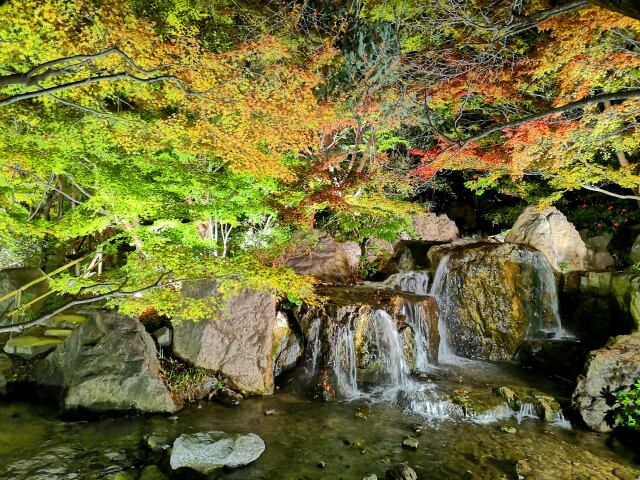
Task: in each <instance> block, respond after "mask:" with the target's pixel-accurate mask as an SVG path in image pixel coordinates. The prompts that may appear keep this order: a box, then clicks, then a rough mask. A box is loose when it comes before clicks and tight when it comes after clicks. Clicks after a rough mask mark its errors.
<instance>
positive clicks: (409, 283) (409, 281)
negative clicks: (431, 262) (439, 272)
mask: <svg viewBox="0 0 640 480" xmlns="http://www.w3.org/2000/svg"><path fill="white" fill-rule="evenodd" d="M429 280H430V277H429V272H425V271H422V270H415V271H411V272H402V273H394V274H393V275H390V276H389V278H387V279H386V280H384V281H383V282H377V283H375V286H379V287H382V288H391V289H394V290H395V289H397V290H401V291H403V292H408V293H415V294H416V295H429ZM369 284H371V285H374V282H369Z"/></svg>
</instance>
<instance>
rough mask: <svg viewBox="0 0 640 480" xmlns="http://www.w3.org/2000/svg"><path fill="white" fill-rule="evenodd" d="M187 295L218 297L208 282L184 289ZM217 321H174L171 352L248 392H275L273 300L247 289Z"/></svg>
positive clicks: (233, 297) (213, 287) (220, 312)
mask: <svg viewBox="0 0 640 480" xmlns="http://www.w3.org/2000/svg"><path fill="white" fill-rule="evenodd" d="M183 294H184V295H185V296H187V297H191V298H196V299H203V298H207V297H211V298H218V297H219V294H218V290H217V287H216V285H215V284H214V283H213V282H204V281H203V282H196V283H194V284H191V285H187V286H185V287H184V289H183ZM218 317H219V318H211V319H206V320H201V321H199V322H192V321H190V320H189V319H183V318H177V319H175V326H174V329H173V353H174V354H175V355H176V356H178V357H179V358H181V359H183V360H186V361H187V362H189V363H191V364H193V365H195V366H196V367H202V368H206V369H209V370H213V371H215V372H219V373H221V374H222V375H224V376H225V377H227V378H228V379H229V380H230V381H231V382H232V383H233V384H234V386H235V387H237V388H238V389H240V390H244V391H245V392H247V393H253V394H268V393H272V392H273V356H272V344H273V327H274V323H275V318H276V302H275V300H274V298H273V297H272V296H271V295H268V294H266V293H258V292H253V291H248V290H245V291H243V292H241V293H239V294H236V295H233V296H232V297H231V298H229V300H228V301H227V302H226V303H225V304H224V305H221V308H220V311H219V312H218Z"/></svg>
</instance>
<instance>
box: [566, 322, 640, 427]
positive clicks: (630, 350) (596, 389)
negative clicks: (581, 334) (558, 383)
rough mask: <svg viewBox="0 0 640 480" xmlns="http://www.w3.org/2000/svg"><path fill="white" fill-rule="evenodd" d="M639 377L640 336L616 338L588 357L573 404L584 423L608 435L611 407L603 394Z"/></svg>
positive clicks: (574, 393) (628, 383)
mask: <svg viewBox="0 0 640 480" xmlns="http://www.w3.org/2000/svg"><path fill="white" fill-rule="evenodd" d="M638 377H640V335H638V334H633V335H621V336H619V337H615V338H613V339H612V340H610V342H609V343H608V344H607V345H606V346H605V347H604V348H601V349H600V350H594V351H593V352H591V353H590V354H589V356H588V358H587V362H586V365H585V373H584V374H583V375H581V376H580V377H578V384H577V386H576V389H575V391H574V392H573V397H572V404H573V406H574V408H575V409H576V410H577V411H578V412H579V413H580V415H581V416H582V419H583V420H584V422H585V423H586V424H587V425H588V426H589V428H591V429H592V430H595V431H597V432H608V431H609V430H611V427H610V426H609V425H608V424H607V422H606V421H605V415H606V414H607V412H608V411H609V409H610V407H609V406H608V405H607V402H606V399H605V396H604V393H606V392H608V391H614V390H616V389H617V388H619V387H624V386H629V385H631V384H633V383H634V382H635V381H636V379H637V378H638Z"/></svg>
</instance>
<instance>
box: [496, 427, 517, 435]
mask: <svg viewBox="0 0 640 480" xmlns="http://www.w3.org/2000/svg"><path fill="white" fill-rule="evenodd" d="M498 430H499V431H500V432H502V433H510V434H512V433H516V429H515V427H509V426H507V425H500V427H499V428H498Z"/></svg>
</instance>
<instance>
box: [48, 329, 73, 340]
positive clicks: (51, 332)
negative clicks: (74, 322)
mask: <svg viewBox="0 0 640 480" xmlns="http://www.w3.org/2000/svg"><path fill="white" fill-rule="evenodd" d="M72 333H73V330H71V329H70V328H49V329H47V330H45V331H44V336H45V337H57V338H62V339H64V338H68V337H69V336H71V334H72Z"/></svg>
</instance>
